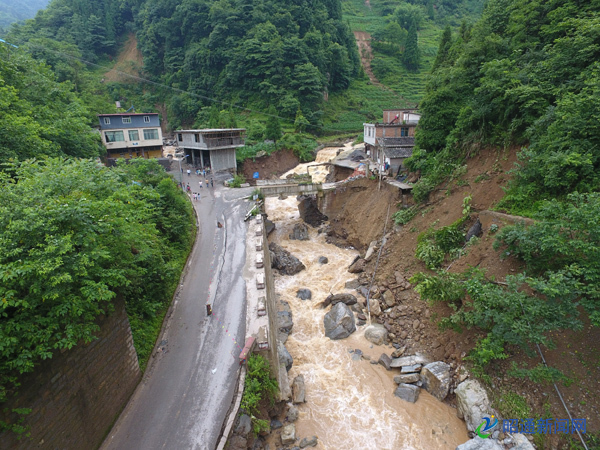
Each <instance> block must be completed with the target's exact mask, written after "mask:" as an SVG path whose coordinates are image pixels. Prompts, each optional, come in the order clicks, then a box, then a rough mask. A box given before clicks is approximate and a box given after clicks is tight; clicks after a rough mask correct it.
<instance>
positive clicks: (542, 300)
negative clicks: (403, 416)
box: [398, 0, 600, 369]
mask: <svg viewBox="0 0 600 450" xmlns="http://www.w3.org/2000/svg"><path fill="white" fill-rule="evenodd" d="M599 21H600V5H599V4H598V3H597V2H588V3H580V2H576V1H572V0H552V1H534V2H531V1H522V0H490V1H489V2H488V3H487V6H486V8H485V10H484V12H483V16H482V19H481V20H480V21H479V22H478V23H476V24H475V25H474V26H473V27H472V28H471V27H468V26H463V27H461V29H460V30H459V33H458V34H457V35H455V36H453V35H452V34H451V33H449V32H448V31H449V30H447V32H445V33H444V35H443V38H442V41H441V43H440V47H439V51H438V55H437V58H436V61H435V65H434V70H433V73H432V76H431V79H430V81H429V83H428V85H427V91H426V95H425V97H424V99H423V102H422V103H421V105H420V109H421V112H422V113H423V116H422V119H421V121H420V122H419V128H418V131H417V136H416V144H417V149H416V151H415V154H414V155H413V157H412V158H411V159H410V160H409V161H408V165H409V167H410V169H411V170H413V171H420V172H421V174H422V178H421V180H420V181H419V182H418V183H417V185H416V186H415V188H414V191H413V192H414V196H415V199H416V200H417V201H424V200H426V199H427V198H428V196H429V194H430V192H431V191H432V190H433V189H434V187H436V186H438V185H439V184H440V183H444V182H449V181H450V180H452V179H456V178H458V177H459V176H460V172H461V170H462V168H463V167H464V166H463V164H464V158H466V157H468V156H470V155H472V154H473V153H474V152H477V151H479V150H480V149H481V148H484V147H488V146H489V147H501V148H502V147H504V148H509V147H513V148H514V147H519V146H520V147H521V150H520V152H519V162H518V164H517V166H516V167H515V169H514V170H513V178H512V181H511V183H510V185H509V187H508V189H507V192H506V195H505V196H504V198H503V199H502V200H501V201H500V202H499V204H497V205H496V208H498V209H503V210H505V211H507V212H510V213H513V214H519V215H524V216H529V217H532V218H534V219H536V222H535V224H534V225H530V226H528V227H525V226H524V225H521V224H517V225H513V226H506V227H504V228H503V229H502V230H501V231H500V232H499V233H498V235H497V238H496V245H495V248H497V249H499V250H502V255H505V256H507V255H512V256H513V257H516V258H518V259H519V260H521V261H522V262H523V263H524V267H525V271H524V272H523V273H522V274H519V275H515V276H508V277H507V278H506V281H507V284H506V283H505V284H498V283H495V282H494V281H493V280H490V279H488V277H486V275H485V273H482V272H481V271H468V272H466V273H463V274H458V275H448V274H446V273H443V272H440V273H439V274H438V275H431V274H419V275H417V276H415V277H414V278H413V281H414V282H415V283H416V284H417V287H416V290H417V291H419V292H420V293H421V295H422V297H423V298H425V299H429V300H432V301H444V302H447V303H448V304H449V305H450V306H451V307H452V308H453V309H454V311H455V312H454V313H453V314H451V316H450V317H448V318H446V319H443V320H442V325H444V326H451V327H457V328H458V327H472V326H475V327H477V328H478V329H479V330H481V331H483V332H484V333H485V335H484V336H483V337H481V338H480V340H479V342H478V344H477V346H476V348H475V349H474V350H473V352H472V353H471V355H470V357H471V358H472V359H473V361H474V362H475V364H476V367H478V368H479V369H482V368H484V367H485V366H486V365H487V364H488V363H489V362H491V361H493V360H494V359H503V358H506V357H507V352H508V348H509V346H510V345H520V346H523V347H525V348H527V347H528V346H529V345H530V344H544V345H548V346H550V345H551V341H550V340H549V339H548V334H547V333H548V331H551V330H556V329H575V330H577V329H580V328H581V327H582V325H583V323H585V322H587V321H588V320H589V322H591V323H592V324H593V325H595V326H598V325H600V320H599V317H600V313H599V306H598V305H600V302H599V300H600V299H599V297H598V292H600V282H599V280H600V277H599V276H598V268H597V267H598V264H597V260H598V251H600V238H599V236H598V233H597V229H596V228H597V225H596V223H595V221H594V219H593V218H594V217H597V216H598V205H599V203H598V201H599V197H598V192H597V191H598V189H599V188H600V178H598V175H597V174H598V169H600V153H598V148H599V144H600V130H599V128H598V120H597V119H598V116H599V110H598V102H597V99H598V89H599V86H600V84H599V80H600V78H599V69H600V66H599V65H598V59H599V57H600V51H599V49H598V46H597V41H598V29H600V28H599V27H598V24H599ZM407 214H408V213H399V214H398V219H399V220H400V219H404V216H407ZM442 231H443V230H442V229H440V230H437V231H436V232H435V233H436V235H437V234H440V233H441V232H442ZM438 259H439V258H438ZM442 259H443V255H442ZM581 314H585V316H586V317H580V315H581Z"/></svg>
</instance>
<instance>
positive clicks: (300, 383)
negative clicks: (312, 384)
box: [292, 375, 306, 404]
mask: <svg viewBox="0 0 600 450" xmlns="http://www.w3.org/2000/svg"><path fill="white" fill-rule="evenodd" d="M292 402H293V403H294V404H298V403H304V402H306V388H305V386H304V376H303V375H298V376H297V377H296V378H294V381H293V382H292Z"/></svg>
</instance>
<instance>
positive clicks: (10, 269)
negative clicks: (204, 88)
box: [0, 158, 192, 401]
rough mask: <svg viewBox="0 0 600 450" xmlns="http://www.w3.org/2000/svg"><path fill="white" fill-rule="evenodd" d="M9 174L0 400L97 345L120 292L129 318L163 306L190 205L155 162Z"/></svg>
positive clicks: (2, 195) (0, 207)
mask: <svg viewBox="0 0 600 450" xmlns="http://www.w3.org/2000/svg"><path fill="white" fill-rule="evenodd" d="M11 173H12V175H11V174H8V173H6V172H4V173H2V172H0V280H1V283H0V300H1V303H0V380H2V381H1V382H0V401H1V400H2V399H3V397H4V395H5V394H6V391H5V390H6V389H8V388H10V387H11V386H10V383H9V380H10V379H11V378H12V379H14V377H15V376H16V375H18V374H19V373H24V372H30V371H32V370H33V368H34V366H35V364H36V362H37V361H39V360H40V359H46V358H49V357H51V356H52V353H53V352H54V351H55V350H57V349H67V348H71V347H72V346H74V345H76V344H77V343H78V342H79V341H81V340H83V341H90V340H91V339H93V335H94V333H95V331H96V330H97V325H96V323H95V320H96V317H97V316H98V315H99V314H101V313H105V312H107V311H110V310H111V302H112V300H113V299H114V298H115V297H116V296H120V297H121V298H124V299H125V300H126V302H127V310H128V313H129V315H130V317H134V318H135V317H136V316H150V317H151V316H152V315H153V314H154V313H155V312H156V310H157V309H158V308H160V307H161V305H164V304H165V303H168V302H169V300H170V298H168V296H167V295H166V294H167V292H169V289H170V285H171V284H172V283H170V282H168V280H171V279H172V280H174V282H175V283H176V282H177V279H178V273H179V270H180V267H179V265H180V262H179V260H178V259H179V258H180V253H182V252H185V249H186V248H187V246H189V242H190V239H191V235H192V233H191V231H192V230H191V229H192V227H191V212H190V206H189V203H188V202H186V201H185V200H184V199H183V198H182V197H183V195H182V194H181V192H180V191H179V190H178V189H177V187H176V185H175V183H174V182H173V181H172V179H171V178H170V177H168V176H167V175H166V174H165V173H164V170H163V169H162V168H161V167H160V165H159V164H158V163H157V162H156V161H153V160H142V159H140V160H133V161H132V162H131V163H130V164H122V165H121V166H120V167H118V168H113V169H108V168H105V167H103V166H98V165H97V163H96V162H95V161H90V160H68V159H61V158H53V159H45V160H44V161H28V162H24V163H21V164H19V165H17V166H15V167H13V168H12V170H11ZM7 383H8V384H7Z"/></svg>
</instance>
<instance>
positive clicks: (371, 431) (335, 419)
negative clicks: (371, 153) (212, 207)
mask: <svg viewBox="0 0 600 450" xmlns="http://www.w3.org/2000/svg"><path fill="white" fill-rule="evenodd" d="M327 157H329V155H327ZM265 207H266V212H267V213H268V215H269V219H271V220H273V221H274V222H275V223H276V226H277V228H276V230H275V231H274V232H273V234H272V235H271V237H270V241H272V242H276V243H278V244H279V245H281V246H282V247H284V248H285V249H287V250H288V251H290V252H291V253H292V254H293V255H295V256H296V257H298V258H299V259H300V260H301V261H302V262H303V263H304V265H305V266H306V270H304V271H302V272H300V273H299V274H297V275H295V276H277V277H276V278H275V289H276V291H277V293H278V295H279V296H280V299H281V301H285V302H288V303H289V306H290V308H291V310H292V313H293V320H294V327H293V331H292V334H291V335H290V337H289V339H288V341H287V343H286V346H287V348H288V350H289V352H290V353H291V355H292V356H293V358H294V365H293V367H292V369H291V370H290V372H289V376H290V380H292V379H293V378H294V377H295V376H296V375H299V374H302V375H304V379H305V384H306V395H307V402H306V403H305V404H301V405H299V410H300V417H299V419H298V421H297V422H296V435H297V436H298V437H300V438H302V437H308V436H312V435H316V436H318V438H319V444H318V446H317V448H321V449H340V448H344V449H400V448H407V449H409V448H414V449H445V448H448V449H454V448H455V447H456V446H457V445H458V444H460V443H463V442H465V441H466V440H467V439H468V437H467V433H466V428H465V425H464V422H462V421H461V420H459V419H458V418H457V417H456V410H455V409H453V408H451V407H450V406H448V405H446V404H444V403H441V402H438V401H437V400H436V399H435V398H434V397H432V396H430V395H429V394H428V393H427V392H424V391H423V392H422V393H421V396H420V397H419V400H418V401H417V403H415V404H411V403H407V402H404V401H403V400H401V399H399V398H397V397H395V396H394V395H393V392H394V389H395V387H396V385H395V383H394V382H393V375H394V373H393V372H388V371H386V370H385V368H383V367H382V366H380V365H373V364H370V361H368V360H366V359H359V360H357V361H355V360H352V354H351V353H350V352H349V350H352V349H360V350H362V351H363V353H364V354H365V355H367V356H369V357H371V358H372V359H375V360H377V359H378V358H379V356H380V355H381V353H383V352H387V353H390V352H391V350H392V349H391V348H390V347H383V346H382V347H378V346H374V345H372V344H371V343H370V342H368V341H367V340H366V339H364V337H363V336H362V335H363V332H364V327H359V328H358V330H357V331H356V332H355V333H354V334H353V335H351V336H350V337H349V338H347V339H343V340H340V341H332V340H330V339H329V338H326V337H325V335H324V327H323V316H324V315H325V313H326V312H327V310H326V309H320V308H319V307H318V306H317V304H318V303H319V302H321V301H322V300H324V299H325V297H326V296H327V295H328V294H329V293H334V294H336V293H342V292H347V293H355V292H353V291H350V290H347V289H345V288H344V284H345V282H346V281H349V280H352V279H354V278H355V276H354V275H353V274H351V273H349V272H347V270H346V269H347V266H348V265H349V263H350V262H351V261H352V259H353V258H354V257H355V255H356V251H354V250H346V249H340V248H338V247H335V246H333V245H330V244H327V243H326V242H325V236H324V235H323V234H318V233H317V230H316V229H310V230H309V235H310V240H308V241H295V240H290V239H289V234H290V233H291V232H292V229H293V226H294V224H296V223H299V222H301V219H300V217H299V213H298V209H297V200H296V199H295V198H287V199H285V200H278V199H267V200H266V204H265ZM319 256H326V257H327V258H328V260H329V262H328V263H327V264H324V265H321V264H319V263H318V261H317V260H318V258H319ZM302 288H308V289H310V290H311V291H312V300H304V301H303V300H300V299H299V298H297V297H296V292H297V290H298V289H302ZM276 445H279V442H277V443H276Z"/></svg>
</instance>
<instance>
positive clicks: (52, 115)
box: [0, 46, 101, 163]
mask: <svg viewBox="0 0 600 450" xmlns="http://www.w3.org/2000/svg"><path fill="white" fill-rule="evenodd" d="M88 117H89V113H88V111H87V109H86V108H85V106H84V104H83V102H82V101H81V100H80V99H79V97H78V96H77V95H76V94H75V93H74V92H73V85H72V84H71V83H70V82H68V81H65V82H62V83H58V82H57V81H56V79H55V74H54V73H53V72H52V70H50V68H49V67H48V66H46V65H44V64H41V63H39V62H37V61H35V60H34V59H32V58H31V57H29V56H28V55H26V54H25V53H24V52H22V51H20V50H14V49H10V48H8V47H6V46H3V47H0V163H2V162H6V161H8V160H10V159H19V160H24V159H27V158H39V157H42V156H65V155H68V156H76V157H88V158H89V157H96V156H99V155H100V154H101V145H100V137H99V135H98V134H97V133H94V132H93V130H92V129H91V128H90V126H89V122H88Z"/></svg>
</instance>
